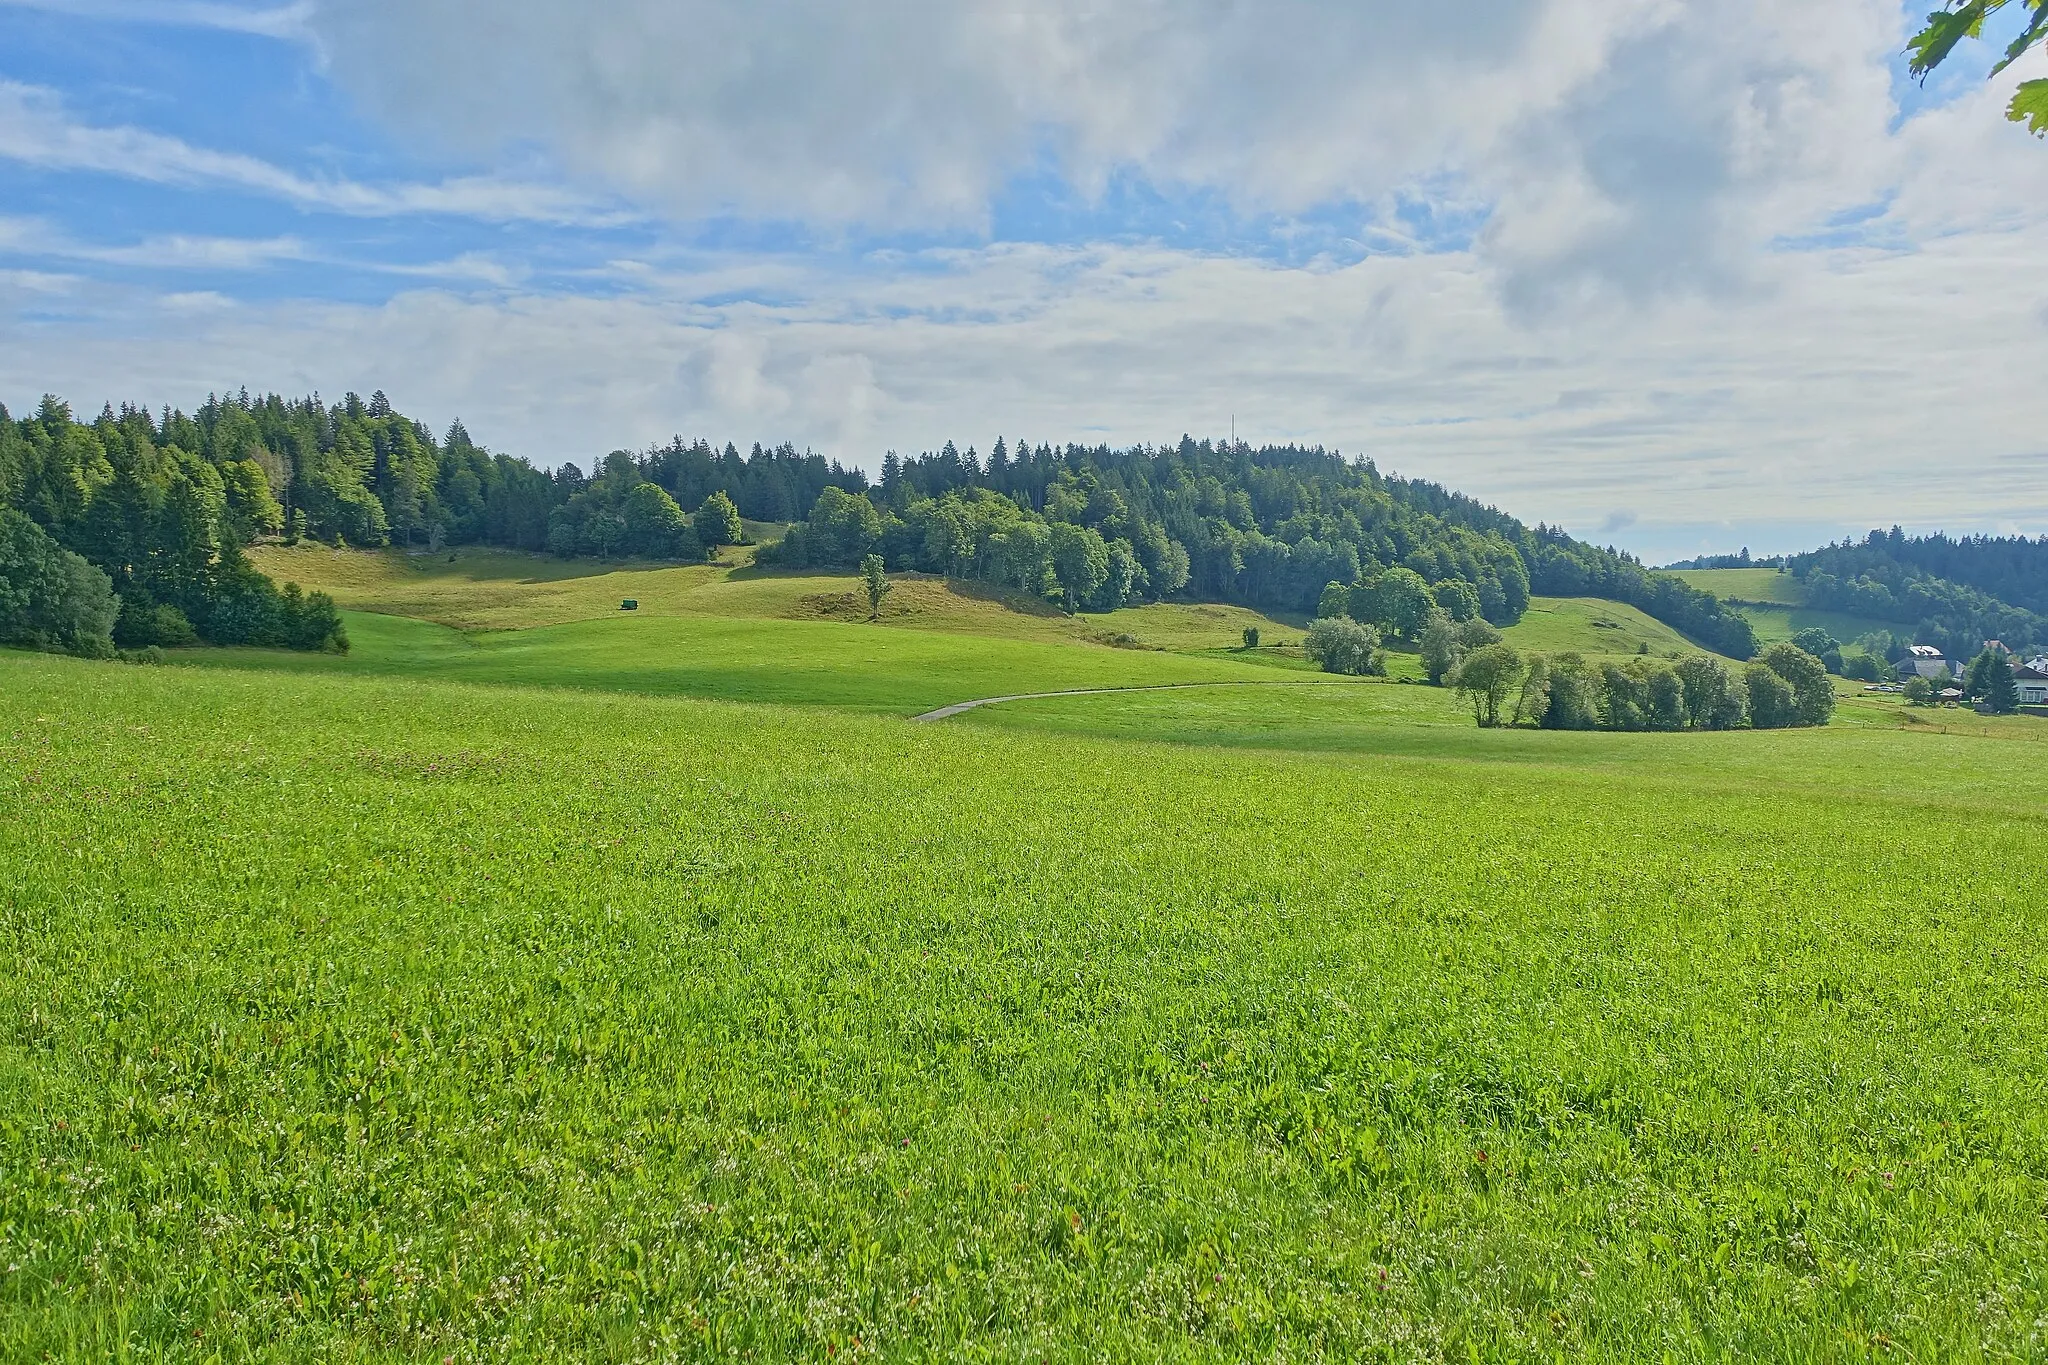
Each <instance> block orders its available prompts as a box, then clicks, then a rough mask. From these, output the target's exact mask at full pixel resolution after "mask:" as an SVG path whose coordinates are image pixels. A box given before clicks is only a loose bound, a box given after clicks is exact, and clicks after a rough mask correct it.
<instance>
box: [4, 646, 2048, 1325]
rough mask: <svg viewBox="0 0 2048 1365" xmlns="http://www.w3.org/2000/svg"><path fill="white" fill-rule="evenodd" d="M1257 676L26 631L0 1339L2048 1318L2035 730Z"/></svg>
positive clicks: (11, 741) (11, 865) (10, 676)
mask: <svg viewBox="0 0 2048 1365" xmlns="http://www.w3.org/2000/svg"><path fill="white" fill-rule="evenodd" d="M898 633H901V634H910V633H911V632H898ZM460 647H462V648H468V647H469V646H467V645H462V646H460ZM1091 652H1093V651H1091ZM1101 652H1102V653H1103V654H1105V655H1107V656H1109V657H1122V655H1121V654H1120V653H1118V652H1111V651H1101ZM1133 657H1141V656H1133ZM1195 662H1199V661H1195ZM1223 695H1224V694H1221V693H1209V692H1188V693H1174V694H1151V696H1150V697H1149V698H1121V697H1106V698H1093V699H1089V700H1090V701H1092V702H1094V703H1097V704H1105V703H1106V704H1110V705H1112V706H1116V707H1123V706H1129V705H1137V704H1140V703H1145V704H1151V705H1163V704H1164V703H1165V701H1167V700H1169V699H1170V700H1172V701H1174V702H1177V703H1184V704H1197V703H1198V704H1200V705H1208V704H1210V703H1211V700H1213V699H1215V698H1217V697H1220V696H1223ZM1228 695H1229V696H1230V698H1231V699H1232V703H1233V704H1237V703H1240V702H1246V703H1248V701H1249V699H1252V698H1254V697H1256V699H1258V700H1259V701H1261V702H1270V703H1272V704H1281V699H1283V698H1284V699H1287V700H1286V702H1285V704H1286V705H1329V706H1335V705H1338V704H1340V703H1349V704H1351V705H1354V706H1358V707H1368V706H1384V707H1389V708H1393V709H1392V710H1390V711H1388V712H1387V713H1386V714H1385V715H1384V717H1383V722H1384V727H1385V729H1386V730H1387V731H1388V732H1392V731H1394V730H1397V729H1398V730H1401V731H1403V732H1404V733H1405V734H1406V735H1407V736H1408V737H1409V738H1408V740H1407V741H1405V742H1404V745H1400V746H1396V745H1387V746H1384V747H1382V748H1380V749H1378V750H1371V749H1368V748H1366V747H1364V746H1358V747H1355V748H1354V750H1353V751H1352V752H1342V753H1299V752H1297V753H1288V752H1278V751H1233V750H1224V749H1219V748H1214V747H1205V746H1204V745H1203V744H1202V743H1199V742H1193V741H1188V742H1182V743H1178V744H1160V743H1147V742H1138V741H1133V740H1119V739H1114V738H1099V737H1093V736H1088V735H1080V734H1062V733H1057V732H1055V731H1054V730H1053V729H1051V728H1048V727H1046V726H1044V725H1042V724H1041V725H1040V726H1039V727H1038V728H1035V729H1030V730H1028V731H1020V730H1018V729H1016V728H1014V727H1013V726H1011V725H1010V723H1009V722H1008V721H1005V720H998V719H997V718H998V717H1004V716H1023V717H1024V718H1025V719H1029V711H1030V709H1031V708H1035V707H1046V706H1051V707H1074V706H1077V705H1078V704H1079V703H1078V702H1077V701H1062V702H1057V703H1024V704H1020V708H1021V709H1017V710H1007V709H1005V708H994V709H991V710H989V711H985V712H976V713H973V715H972V717H971V721H972V723H967V722H969V721H970V718H969V717H962V718H960V719H959V720H957V721H951V722H945V723H941V724H934V725H921V726H914V725H907V724H905V723H904V722H903V721H901V720H900V719H897V718H893V717H888V716H874V715H860V714H846V713H831V712H826V711H821V710H815V709H801V708H773V707H760V706H742V705H733V704H728V703H719V702H704V701H694V700H672V699H660V698H650V697H647V696H641V695H604V694H602V693H599V692H594V691H585V692H566V691H538V690H522V689H518V688H512V687H502V686H491V687H486V686H472V685H459V684H454V683H449V682H445V681H421V680H417V679H411V678H397V677H390V676H378V675H375V674H363V675H335V674H324V673H319V672H308V671H299V672H290V671H283V670H267V671H258V670H255V669H249V670H246V671H228V670H200V669H190V668H166V669H144V668H129V667H123V666H118V665H92V664H84V663H79V662H75V661H69V660H61V659H51V658H44V657H39V656H27V655H21V654H16V653H0V828H4V829H5V830H7V831H8V837H7V838H5V839H0V1021H4V1023H0V1268H4V1273H0V1358H6V1359H23V1360H35V1359H41V1358H45V1357H46V1356H47V1357H51V1358H58V1359H81V1358H89V1359H102V1358H141V1359H166V1360H184V1359H191V1360H200V1359H217V1358H219V1359H229V1358H250V1359H270V1360H297V1359H307V1358H321V1359H344V1360H349V1359H353V1360H442V1359H448V1358H451V1357H452V1358H454V1359H457V1360H473V1359H484V1358H494V1359H531V1358H537V1357H547V1356H554V1357H570V1358H605V1359H622V1360H624V1359H658V1358H738V1359H746V1358H751V1359H755V1360H786V1359H819V1360H826V1359H832V1360H844V1359H867V1358H874V1359H885V1360H909V1359H968V1360H973V1359H986V1360H1014V1359H1047V1360H1082V1359H1091V1360H1092V1359H1104V1358H1113V1359H1213V1360H1226V1359H1244V1358H1260V1359H1275V1358H1281V1359H1315V1358H1320V1359H1347V1360H1348V1359H1386V1360H1411V1359H1437V1360H1458V1361H1464V1360H1471V1359H1481V1360H1486V1359H1535V1358H1541V1359H1553V1358H1566V1359H1571V1358H1579V1359H1609V1360H1660V1361H1661V1360H1665V1359H1679V1360H1699V1359H1708V1358H1734V1359H1751V1360H1784V1359H1840V1360H1852V1359H1853V1360H1863V1359H1871V1358H1880V1357H1882V1358H1892V1357H1894V1356H1896V1357H1899V1358H1907V1359H1918V1360H1930V1359H1944V1360H1953V1359H2016V1358H2034V1357H2039V1356H2041V1355H2042V1354H2043V1353H2044V1352H2048V1328H2044V1326H2043V1323H2044V1321H2048V1271H2044V1269H2043V1267H2044V1266H2048V1220H2044V1219H2043V1217H2042V1210H2043V1208H2044V1207H2048V1155H2044V1154H2048V1106H2044V1105H2043V1103H2042V1099H2043V1082H2044V1079H2048V1053H2044V1051H2043V1049H2042V1048H2041V1045H2040V1040H2041V1038H2042V1037H2043V1035H2044V1025H2048V1017H2044V1016H2048V994H2044V992H2043V984H2044V967H2048V950H2044V948H2043V947H2042V944H2043V942H2044V938H2043V934H2042V928H2043V923H2042V921H2043V913H2044V912H2043V910H2042V908H2041V905H2040V901H2039V898H2038V895H2037V894H2036V892H2035V889H2034V887H2033V885H2032V878H2031V876H2030V870H2031V867H2032V861H2033V858H2034V854H2035V851H2036V850H2037V849H2038V848H2039V846H2040V842H2041V837H2042V833H2043V815H2044V811H2043V807H2042V803H2041V802H2039V801H2038V800H2035V799H2031V798H2029V797H2028V796H2027V795H2026V793H2025V791H2024V789H2023V788H2016V787H2015V786H2014V785H2012V784H2011V783H2008V782H2005V781H2003V780H2000V778H1999V777H1998V775H1999V774H2003V773H2008V772H2013V771H2018V770H2021V769H2023V768H2025V767H2029V766H2031V763H2030V760H2031V758H2032V756H2033V751H2034V749H2033V745H2031V744H2024V743H2018V742H2011V741H2014V740H2016V738H2017V737H2019V736H2023V735H2031V733H2032V731H2030V730H2026V729H2022V728H2018V727H2017V726H2014V727H2003V728H2000V727H1980V728H1979V729H1978V730H1977V731H1976V732H1973V733H1970V734H1962V733H1955V734H1947V735H1944V734H1940V733H1938V732H1934V731H1932V730H1927V729H1926V728H1925V727H1921V728H1919V729H1914V730H1908V729H1904V728H1898V727H1896V726H1890V725H1883V724H1877V723H1872V724H1867V725H1863V726H1851V725H1846V724H1844V725H1838V726H1835V727H1831V728H1829V729H1827V730H1824V731H1813V732H1803V733H1786V732H1780V733H1765V734H1752V733H1747V732H1736V733H1730V734H1711V735H1687V736H1644V735H1574V736H1538V735H1514V734H1502V733H1498V732H1480V731H1477V730H1475V729H1471V728H1468V727H1465V726H1459V725H1454V724H1452V723H1450V721H1449V718H1448V717H1444V718H1442V723H1440V724H1434V725H1432V724H1423V723H1418V722H1422V721H1427V720H1429V719H1430V718H1431V717H1430V713H1429V710H1428V708H1430V707H1432V706H1438V705H1441V704H1443V703H1445V702H1446V701H1447V699H1445V698H1444V697H1443V695H1442V694H1440V693H1433V692H1429V691H1427V690H1426V689H1422V688H1419V687H1411V686H1401V685H1397V684H1360V685H1354V686H1352V687H1346V688H1326V689H1323V690H1321V691H1312V690H1311V689H1298V688H1274V689H1268V690H1265V691H1261V692H1257V693H1254V692H1253V691H1252V690H1251V689H1243V690H1242V691H1240V692H1233V693H1230V694H1228ZM1404 708H1405V709H1404ZM1380 723H1381V722H1378V721H1370V722H1361V721H1359V720H1358V719H1357V718H1356V717H1355V716H1354V717H1352V718H1351V719H1350V720H1349V721H1347V724H1349V725H1351V727H1352V729H1351V731H1350V733H1353V734H1363V733H1365V732H1366V731H1367V730H1369V729H1371V728H1372V727H1373V725H1375V724H1380ZM1131 728H1132V730H1133V731H1134V732H1140V733H1142V732H1143V727H1135V726H1134V727H1131ZM1211 728H1212V729H1213V728H1215V727H1214V726H1213V725H1212V727H1211ZM1196 738H1197V739H1198V738H1199V737H1198V736H1197V737H1196ZM1553 741H1554V742H1553ZM1538 743H1542V744H1546V745H1547V747H1544V748H1541V749H1538V748H1536V747H1535V746H1536V745H1537V744H1538ZM1642 746H1648V747H1642ZM1620 754H1628V755H1634V756H1637V757H1638V758H1639V757H1640V756H1641V755H1643V754H1651V755H1654V757H1653V758H1651V759H1648V760H1643V761H1637V758H1629V759H1616V758H1615V757H1614V756H1615V755H1620Z"/></svg>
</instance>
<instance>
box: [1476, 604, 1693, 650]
mask: <svg viewBox="0 0 2048 1365" xmlns="http://www.w3.org/2000/svg"><path fill="white" fill-rule="evenodd" d="M1504 633H1505V635H1506V636H1507V641H1508V643H1509V644H1511V645H1513V646H1515V647H1516V648H1517V649H1523V650H1531V651H1536V652H1540V653H1546V654H1558V653H1563V652H1564V651H1566V650H1571V651H1575V652H1577V653H1580V654H1584V655H1586V656H1588V657H1591V658H1597V657H1599V656H1601V655H1613V654H1637V653H1641V652H1642V649H1643V647H1644V646H1646V645H1647V646H1648V647H1649V652H1650V653H1652V654H1659V655H1664V654H1672V653H1678V654H1698V653H1700V652H1702V650H1701V646H1699V645H1695V644H1693V643H1692V642H1691V641H1690V640H1688V639H1686V638H1685V637H1684V636H1683V635H1680V634H1679V633H1678V632H1677V631H1675V630H1673V629H1671V627H1669V626H1667V625H1665V624H1664V623H1663V622H1661V621H1657V620H1654V619H1652V618H1651V617H1648V616H1645V615H1644V614H1643V613H1642V612H1640V611H1638V610H1637V609H1636V608H1634V607H1631V606H1628V605H1627V604H1625V603H1622V602H1609V601H1606V600H1604V599H1601V598H1597V597H1538V598H1534V599H1532V600H1531V601H1530V603H1529V610H1528V611H1527V612H1525V613H1524V614H1523V616H1522V619H1521V620H1520V621H1518V622H1516V623H1515V624H1514V625H1512V626H1509V627H1508V628H1507V630H1506V631H1505V632H1504Z"/></svg>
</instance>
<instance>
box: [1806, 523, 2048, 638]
mask: <svg viewBox="0 0 2048 1365" xmlns="http://www.w3.org/2000/svg"><path fill="white" fill-rule="evenodd" d="M1787 567H1788V569H1789V570H1790V572H1791V573H1792V575H1793V576H1794V577H1796V578H1798V579H1799V580H1801V581H1802V582H1803V583H1804V584H1805V585H1806V595H1807V600H1808V602H1810V603H1811V604H1812V605H1813V606H1816V607H1821V608H1825V609H1827V610H1830V611H1841V612H1848V613H1851V614H1853V615H1857V616H1868V617H1873V618H1875V619H1877V620H1880V621H1898V622H1900V623H1902V624H1908V623H1910V624H1911V625H1913V627H1914V631H1913V634H1914V638H1915V640H1916V641H1918V642H1919V643H1923V644H1931V645H1939V646H1941V647H1942V648H1943V649H1945V650H1947V651H1949V652H1950V653H1952V654H1954V655H1957V656H1959V657H1962V658H1968V657H1970V656H1972V655H1974V654H1975V653H1976V652H1977V650H1978V647H1979V646H1980V645H1982V643H1983V642H1984V641H1986V640H2002V641H2004V642H2005V643H2006V644H2007V645H2008V646H2010V647H2012V648H2014V649H2024V648H2028V647H2030V646H2038V645H2048V617H2044V616H2043V614H2042V613H2043V612H2048V537H2044V538H2042V539H2040V540H2029V539H2028V538H2027V537H2025V536H2011V537H1991V536H1973V537H1967V538H1964V539H1960V540H1952V539H1950V538H1949V537H1947V536H1944V535H1931V536H1908V535H1906V534H1905V533H1904V532H1903V531H1901V530H1900V529H1899V528H1898V527H1896V526H1894V527H1893V528H1892V529H1891V530H1890V531H1872V532H1871V533H1870V534H1869V535H1868V536H1867V537H1865V538H1864V539H1863V540H1861V541H1853V540H1845V541H1843V542H1842V543H1841V544H1839V545H1829V546H1825V547H1823V548H1821V549H1819V550H1814V551H1811V552H1809V553H1806V554H1802V555H1794V556H1792V557H1791V559H1790V560H1788V561H1787Z"/></svg>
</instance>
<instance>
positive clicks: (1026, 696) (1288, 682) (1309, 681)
mask: <svg viewBox="0 0 2048 1365" xmlns="http://www.w3.org/2000/svg"><path fill="white" fill-rule="evenodd" d="M1347 681H1348V682H1358V681H1362V679H1355V678H1354V679H1345V678H1276V679H1274V680H1273V681H1272V682H1264V681H1261V682H1194V683H1153V684H1151V685H1150V686H1147V687H1075V688H1070V689H1068V690H1067V691H1065V692H1019V693H1017V694H1016V695H1015V696H1010V697H980V698H977V699H976V700H974V701H958V702H954V703H953V704H952V705H951V706H941V707H940V708H939V709H938V710H936V711H927V712H925V713H924V714H923V715H921V716H912V717H911V718H910V719H911V720H912V721H913V722H916V721H927V720H944V719H946V718H947V717H948V716H957V715H959V714H960V713H961V712H962V711H972V710H973V709H974V708H975V707H977V706H994V705H996V704H997V703H998V702H1005V701H1040V700H1042V699H1044V698H1046V697H1100V696H1105V695H1107V694H1109V693H1112V692H1180V691H1184V690H1185V689H1187V688H1190V687H1329V686H1334V685H1340V684H1342V683H1345V682H1347Z"/></svg>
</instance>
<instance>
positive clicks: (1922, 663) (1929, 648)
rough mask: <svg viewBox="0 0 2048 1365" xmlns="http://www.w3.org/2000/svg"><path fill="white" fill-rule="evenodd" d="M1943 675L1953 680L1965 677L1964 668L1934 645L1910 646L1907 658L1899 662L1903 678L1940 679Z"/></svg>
mask: <svg viewBox="0 0 2048 1365" xmlns="http://www.w3.org/2000/svg"><path fill="white" fill-rule="evenodd" d="M1943 673H1946V674H1948V675H1949V676H1950V677H1952V678H1960V677H1962V676H1963V666H1962V665H1961V664H1959V663H1953V662H1951V661H1950V660H1949V659H1948V658H1947V656H1945V655H1944V654H1943V653H1942V652H1941V651H1940V650H1938V649H1936V648H1935V647H1934V646H1933V645H1909V646H1907V648H1906V657H1905V658H1903V659H1901V660H1899V676H1900V677H1901V678H1912V677H1921V678H1938V677H1940V676H1941V675H1942V674H1943Z"/></svg>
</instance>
